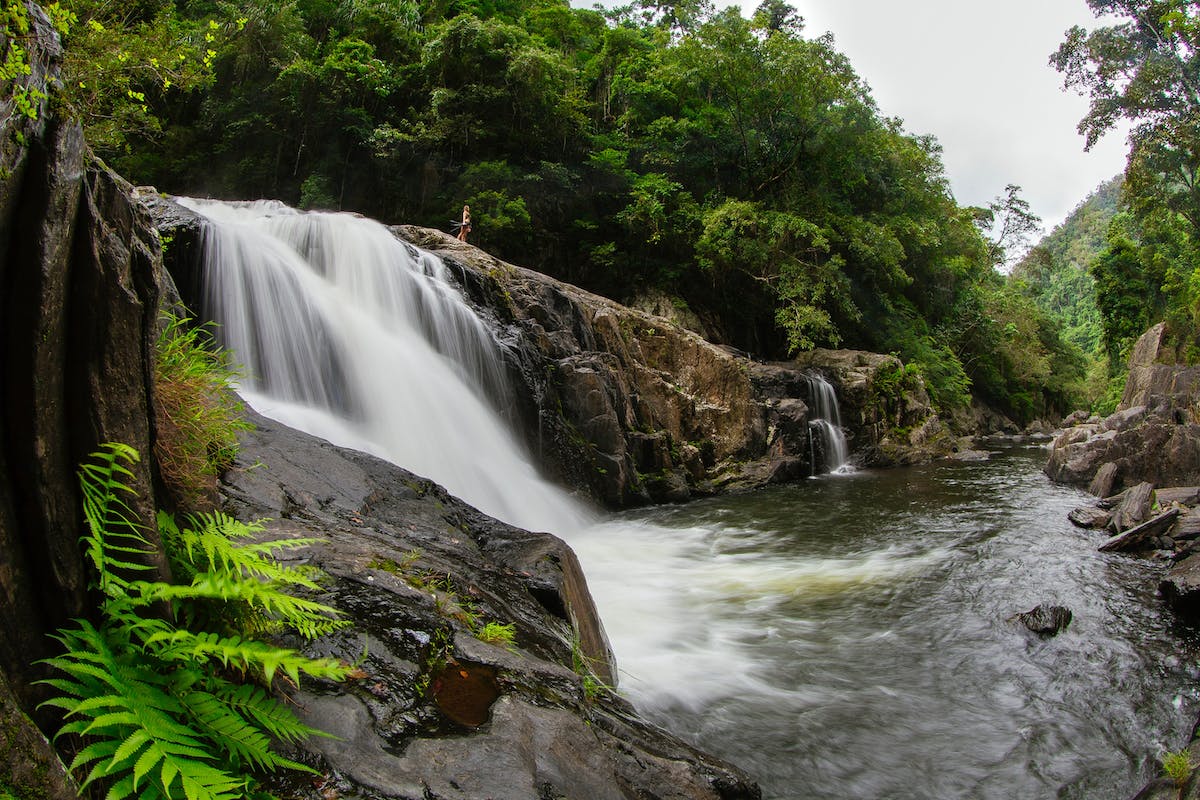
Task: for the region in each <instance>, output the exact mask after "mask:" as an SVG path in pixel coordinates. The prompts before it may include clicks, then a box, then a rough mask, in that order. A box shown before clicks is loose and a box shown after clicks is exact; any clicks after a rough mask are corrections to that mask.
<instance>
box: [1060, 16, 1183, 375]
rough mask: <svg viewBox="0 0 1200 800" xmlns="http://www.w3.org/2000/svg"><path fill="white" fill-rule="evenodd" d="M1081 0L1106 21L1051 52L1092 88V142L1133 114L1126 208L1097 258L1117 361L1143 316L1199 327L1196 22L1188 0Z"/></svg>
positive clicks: (1069, 78) (1075, 80)
mask: <svg viewBox="0 0 1200 800" xmlns="http://www.w3.org/2000/svg"><path fill="white" fill-rule="evenodd" d="M1088 5H1089V6H1090V7H1091V8H1092V11H1093V12H1094V13H1095V14H1096V15H1097V16H1098V17H1102V18H1103V19H1104V21H1105V22H1106V23H1108V24H1106V25H1104V26H1101V27H1098V28H1096V29H1095V30H1093V31H1090V32H1089V31H1085V30H1084V29H1083V28H1081V27H1078V26H1077V27H1075V28H1072V29H1071V30H1070V31H1068V32H1067V38H1066V40H1065V41H1064V42H1063V44H1062V45H1061V46H1060V47H1059V49H1058V51H1057V52H1056V53H1055V54H1054V55H1053V56H1052V58H1051V62H1052V63H1053V64H1054V65H1055V66H1056V67H1057V68H1058V69H1059V70H1060V71H1061V72H1062V73H1063V75H1064V81H1065V83H1066V85H1067V86H1068V87H1072V88H1075V89H1077V90H1078V91H1079V92H1080V93H1081V94H1085V95H1087V96H1088V97H1089V99H1090V106H1089V110H1088V113H1087V115H1086V116H1085V117H1084V118H1083V120H1081V121H1080V123H1079V130H1080V132H1081V133H1084V134H1085V135H1086V137H1087V144H1088V147H1091V146H1092V145H1093V144H1094V143H1095V142H1096V141H1097V140H1098V139H1099V137H1101V136H1102V135H1104V134H1105V133H1106V132H1108V131H1110V130H1111V129H1112V128H1113V127H1114V126H1116V125H1117V123H1118V122H1120V121H1126V122H1128V123H1131V124H1132V132H1131V134H1130V150H1129V157H1128V160H1127V162H1126V168H1125V183H1124V187H1123V196H1124V201H1125V204H1126V206H1127V209H1128V215H1127V216H1126V217H1125V219H1123V220H1122V221H1121V224H1120V228H1119V229H1118V230H1114V231H1110V235H1109V237H1108V243H1107V248H1106V250H1105V252H1104V253H1103V254H1102V255H1101V256H1100V257H1099V258H1098V259H1097V260H1096V261H1095V262H1094V263H1093V265H1092V274H1093V275H1094V276H1095V278H1096V282H1097V283H1096V293H1097V303H1098V305H1099V308H1100V315H1101V321H1102V325H1103V328H1104V344H1105V346H1106V348H1107V354H1108V356H1109V358H1110V360H1111V361H1114V362H1115V361H1116V360H1117V359H1119V358H1121V357H1122V355H1121V354H1122V351H1123V349H1124V348H1125V346H1126V345H1127V344H1128V342H1129V341H1131V337H1132V336H1136V335H1137V334H1138V333H1140V332H1141V330H1138V331H1136V332H1135V331H1134V330H1133V329H1134V328H1135V327H1137V326H1138V325H1142V330H1144V329H1145V327H1146V325H1148V324H1151V323H1154V322H1157V321H1159V320H1161V319H1164V318H1165V319H1168V320H1169V321H1170V322H1171V323H1172V327H1173V328H1174V330H1175V331H1176V333H1177V334H1178V335H1180V337H1181V338H1183V339H1184V340H1188V339H1191V338H1194V335H1195V332H1196V331H1197V330H1200V181H1198V180H1197V177H1198V170H1200V91H1198V90H1200V85H1198V83H1197V80H1196V75H1197V74H1200V24H1197V20H1196V9H1195V3H1192V2H1187V0H1133V1H1132V2H1120V3H1118V2H1114V0H1088ZM1139 302H1140V303H1142V305H1141V307H1140V308H1139V307H1138V303H1139Z"/></svg>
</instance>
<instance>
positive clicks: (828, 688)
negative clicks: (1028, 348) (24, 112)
mask: <svg viewBox="0 0 1200 800" xmlns="http://www.w3.org/2000/svg"><path fill="white" fill-rule="evenodd" d="M187 204H188V205H190V206H191V207H193V208H195V209H196V210H198V211H200V212H201V213H204V214H206V215H208V216H209V217H210V218H212V219H213V220H214V224H213V226H212V229H211V230H210V231H209V233H208V241H207V245H206V246H207V248H208V249H207V257H206V260H207V268H206V269H207V272H208V275H207V280H208V288H207V292H208V300H207V305H208V309H207V311H208V313H209V314H210V315H211V316H212V318H214V319H215V320H216V321H217V322H219V323H220V326H221V327H220V328H219V329H218V331H219V334H220V337H221V338H222V340H223V342H224V343H225V344H226V345H227V346H228V347H229V348H230V349H232V350H233V351H234V354H235V356H236V358H238V359H239V360H240V361H241V362H242V363H244V364H246V365H247V367H248V368H249V370H250V375H249V377H248V378H247V380H246V383H245V386H244V387H243V388H244V389H245V390H246V394H247V398H248V400H249V401H250V402H251V404H252V405H254V406H255V407H256V408H258V409H259V410H260V411H261V412H263V413H265V414H267V415H269V416H272V417H275V418H278V419H280V420H282V421H284V422H286V423H289V424H292V425H294V426H296V427H299V428H302V429H304V430H307V431H309V432H311V433H314V434H316V435H319V436H322V437H325V438H327V439H330V440H331V441H334V442H336V443H339V444H343V445H347V446H350V447H356V448H359V449H363V450H366V451H369V452H372V453H375V454H377V455H380V456H382V457H384V458H386V459H388V460H390V461H393V462H394V463H397V464H399V465H401V466H404V467H406V468H408V469H411V470H413V471H415V472H417V473H420V474H423V475H425V476H427V477H430V478H432V479H434V480H437V481H439V482H441V483H442V484H443V485H445V486H446V487H447V488H448V489H449V490H450V491H452V492H453V493H455V494H456V495H458V496H460V497H462V498H463V499H465V500H467V501H468V502H470V503H472V504H474V505H476V506H478V507H480V508H481V509H483V510H485V511H487V512H488V513H490V514H493V515H494V516H497V517H500V518H501V519H505V520H507V521H509V522H513V523H515V524H518V525H522V526H525V527H529V528H535V529H546V530H551V531H553V532H554V533H557V534H559V535H561V536H563V537H564V538H566V539H567V540H568V541H569V542H570V543H571V545H572V546H573V547H574V548H575V549H576V551H577V552H578V553H579V555H580V559H581V561H582V563H583V565H584V569H585V571H586V573H587V575H588V580H589V583H590V585H591V588H592V591H593V594H594V595H595V596H596V600H597V603H598V605H599V608H600V611H601V615H602V617H603V618H604V622H605V626H606V627H607V629H608V632H609V634H610V636H611V638H612V643H613V646H614V649H615V651H616V653H617V659H618V666H619V668H620V673H621V691H622V692H623V693H625V694H626V695H627V696H629V697H630V698H631V699H633V700H634V701H635V703H636V704H637V705H638V706H639V707H640V708H641V709H643V710H644V711H645V712H646V713H648V714H650V715H651V716H652V717H653V718H654V719H655V720H657V721H658V722H660V723H661V724H663V725H664V726H666V727H667V728H669V729H670V730H672V731H675V732H676V733H677V734H679V735H681V736H684V737H686V738H689V739H691V740H692V741H694V742H695V743H697V744H698V745H700V746H702V747H704V748H705V749H707V750H710V751H712V752H714V753H716V754H717V755H719V756H723V757H725V758H727V759H729V760H731V761H733V762H735V763H737V764H739V765H741V766H743V767H744V768H746V769H747V770H749V771H750V773H751V774H752V775H753V776H754V777H755V778H756V779H757V780H759V781H760V782H761V783H762V785H763V788H764V796H765V797H767V798H794V799H795V800H808V799H809V798H881V797H887V798H902V799H903V798H913V800H916V799H917V798H920V799H921V800H925V799H926V798H947V799H952V798H963V799H964V800H966V798H997V800H999V799H1000V798H1012V797H1062V798H1089V799H1090V798H1100V799H1101V800H1106V799H1111V800H1117V798H1121V799H1122V800H1123V799H1124V798H1127V797H1129V796H1131V795H1132V794H1133V793H1134V792H1135V791H1136V790H1137V788H1138V787H1139V786H1140V785H1141V784H1142V783H1143V782H1144V781H1145V780H1146V779H1147V778H1148V777H1151V776H1153V775H1154V774H1155V773H1156V772H1157V771H1158V766H1157V763H1156V762H1155V760H1154V759H1155V754H1156V752H1157V750H1158V749H1159V748H1168V749H1178V748H1179V747H1181V746H1182V745H1183V744H1184V743H1185V742H1186V739H1187V735H1188V732H1189V730H1190V725H1191V723H1192V722H1194V720H1195V711H1196V707H1197V704H1198V703H1197V696H1196V689H1195V683H1196V678H1197V677H1198V675H1197V670H1196V667H1195V664H1196V656H1197V654H1198V653H1200V649H1198V648H1197V646H1196V642H1195V641H1194V637H1192V636H1191V635H1190V634H1186V635H1184V636H1183V637H1182V638H1181V637H1180V635H1179V632H1178V631H1177V630H1176V629H1175V626H1174V624H1173V620H1172V618H1171V616H1170V614H1169V612H1167V611H1166V610H1165V609H1164V608H1163V607H1162V604H1161V602H1160V601H1159V600H1158V598H1157V597H1155V593H1154V586H1155V585H1156V573H1155V569H1156V568H1155V567H1154V566H1153V565H1151V564H1149V563H1147V562H1145V561H1142V560H1139V559H1133V558H1128V557H1125V556H1118V555H1109V554H1102V553H1099V552H1097V551H1096V541H1095V540H1094V539H1092V538H1090V536H1089V535H1087V534H1084V533H1082V532H1080V531H1078V530H1075V529H1073V528H1072V527H1071V526H1070V524H1069V523H1067V521H1066V514H1067V512H1068V511H1069V510H1070V509H1071V508H1072V507H1073V506H1074V505H1078V504H1080V503H1081V502H1083V501H1084V499H1085V498H1084V496H1083V495H1081V494H1080V493H1078V492H1076V491H1074V490H1070V489H1065V488H1063V487H1058V486H1054V485H1052V484H1050V483H1049V481H1048V480H1047V479H1046V478H1045V476H1044V475H1042V474H1041V471H1040V467H1041V464H1042V463H1043V462H1044V458H1045V454H1044V452H1042V451H1041V450H1040V449H1037V448H1034V449H1025V450H1016V451H1013V452H1009V453H1005V454H1000V455H999V456H998V457H997V458H996V459H995V460H993V461H990V462H986V463H982V464H941V465H934V466H929V467H914V468H906V469H895V470H887V471H872V470H862V471H858V472H852V473H850V474H848V475H845V476H843V477H839V478H836V479H832V478H828V477H819V478H817V479H815V480H810V481H804V482H802V483H800V484H798V485H795V486H788V487H781V488H776V489H772V490H769V491H763V492H757V493H752V494H746V495H739V496H730V497H722V498H713V499H710V500H705V501H701V502H696V503H691V504H688V505H685V506H671V507H663V508H655V509H648V510H643V511H640V512H636V513H628V514H623V515H613V516H610V517H608V518H606V519H603V520H599V521H597V520H595V519H591V518H589V515H588V514H586V513H585V512H584V511H583V510H582V509H580V508H579V507H578V506H577V505H576V504H575V503H574V502H573V501H572V500H571V499H570V498H569V497H568V496H567V495H566V494H565V493H563V492H562V491H561V490H560V489H558V488H556V487H554V486H552V485H550V484H548V483H546V482H544V481H543V480H541V479H540V478H539V477H538V475H537V472H536V470H535V469H534V468H533V467H532V466H531V465H530V463H529V459H528V458H527V455H526V453H525V452H524V451H523V449H522V448H521V447H520V446H519V445H518V443H517V441H516V439H515V437H514V436H513V435H512V434H511V433H510V432H509V429H508V425H507V423H506V422H505V420H504V419H503V418H502V416H501V414H500V413H499V411H498V408H502V407H503V398H504V397H505V393H506V392H507V391H508V389H507V388H506V384H505V382H504V370H503V369H502V362H501V361H500V355H501V349H500V347H499V345H498V344H497V343H496V341H495V339H494V338H493V337H492V335H491V334H490V333H489V332H488V330H487V328H486V326H484V325H483V324H482V323H481V322H480V321H479V320H478V319H477V318H476V317H475V315H474V314H473V313H472V312H471V309H470V308H469V307H468V306H467V305H466V304H465V303H464V302H463V301H462V299H461V298H460V297H459V295H458V293H457V292H456V291H455V290H454V287H453V285H452V284H451V282H450V281H449V280H448V278H447V275H446V274H445V268H444V267H443V266H442V264H441V262H440V261H438V260H437V259H436V258H433V257H432V256H430V255H428V254H424V253H421V252H419V251H417V250H415V249H413V248H411V247H407V246H405V245H403V244H401V243H399V242H398V241H396V240H395V239H394V238H393V237H392V236H391V234H390V233H389V232H388V231H387V230H386V229H385V228H383V227H382V226H379V225H377V224H375V223H372V222H370V221H368V220H364V219H361V218H358V217H354V216H350V215H333V214H298V213H296V212H294V211H292V210H290V209H287V208H285V207H282V206H279V205H277V204H265V203H254V204H237V205H228V204H217V203H210V202H202V201H188V203H187ZM825 385H826V386H828V384H827V383H826V384H825ZM815 386H816V388H814V391H813V395H812V397H813V407H814V409H816V408H817V407H818V406H819V405H820V402H821V401H820V399H819V398H821V397H822V396H825V397H830V395H831V394H832V391H830V395H823V390H821V389H820V388H819V387H820V383H817V384H816V385H815ZM831 399H832V398H831ZM820 413H823V414H824V416H823V418H824V419H826V420H828V421H829V422H830V427H831V428H832V429H836V430H837V432H838V433H839V434H840V421H838V419H837V417H836V416H835V415H836V406H835V405H834V406H832V407H831V408H827V409H825V410H824V411H823V412H820ZM843 446H844V440H843ZM834 449H836V448H834ZM826 452H829V451H828V450H827V451H826ZM843 460H844V457H843ZM1042 602H1049V603H1058V604H1063V605H1067V606H1069V607H1070V608H1071V609H1072V610H1073V612H1074V615H1075V618H1074V621H1073V622H1072V624H1071V626H1070V628H1069V629H1068V630H1067V631H1066V632H1064V633H1063V634H1061V635H1060V636H1058V637H1056V638H1053V639H1046V640H1042V639H1038V638H1037V637H1036V636H1034V635H1032V634H1030V633H1028V632H1026V631H1024V630H1023V629H1021V628H1020V627H1019V626H1018V625H1017V624H1016V623H1015V622H1014V621H1013V619H1012V616H1013V615H1014V614H1015V613H1017V612H1019V611H1025V610H1028V609H1030V608H1032V607H1033V606H1034V605H1036V604H1038V603H1042ZM1185 633H1186V632H1185Z"/></svg>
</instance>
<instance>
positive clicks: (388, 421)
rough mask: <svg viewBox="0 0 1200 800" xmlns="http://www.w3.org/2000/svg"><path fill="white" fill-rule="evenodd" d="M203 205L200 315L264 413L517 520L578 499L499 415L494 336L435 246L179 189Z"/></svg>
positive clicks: (576, 509)
mask: <svg viewBox="0 0 1200 800" xmlns="http://www.w3.org/2000/svg"><path fill="white" fill-rule="evenodd" d="M180 203H181V204H183V205H185V206H187V207H189V208H191V209H193V210H194V211H196V212H198V213H200V214H203V215H204V216H206V217H207V218H208V219H209V220H210V221H211V223H212V224H210V225H208V226H206V231H205V242H204V259H205V265H204V299H203V302H204V315H205V317H206V318H208V319H211V320H213V321H214V322H215V323H216V324H217V328H216V332H215V333H216V337H217V339H218V340H219V342H220V343H221V345H223V346H224V347H225V348H227V349H228V350H230V351H231V352H232V354H233V357H234V360H235V361H236V362H238V363H240V364H241V365H242V366H243V368H244V369H245V372H246V375H245V377H244V378H243V379H242V382H241V385H240V386H239V391H240V392H241V394H242V395H243V397H245V399H246V401H247V402H248V403H249V404H250V405H251V406H252V407H253V408H255V409H256V410H258V411H259V412H260V413H262V414H264V415H266V416H268V417H272V418H274V419H278V420H279V421H281V422H284V423H286V424H288V425H291V426H292V427H296V428H299V429H301V430H304V431H307V432H309V433H312V434H314V435H316V436H320V437H322V438H324V439H328V440H329V441H331V442H334V443H335V444H339V445H343V446H346V447H352V448H354V449H357V450H363V451H366V452H369V453H372V454H374V455H377V456H379V457H381V458H384V459H387V460H388V461H391V462H393V463H395V464H399V465H401V466H403V467H405V468H406V469H409V470H412V471H413V472H415V473H417V474H419V475H421V476H423V477H427V478H430V479H431V480H434V481H437V482H438V483H440V484H442V485H443V486H444V487H446V489H447V490H449V491H450V492H451V493H452V494H454V495H455V496H457V497H460V498H462V499H463V500H466V501H467V502H468V503H471V504H472V505H474V506H475V507H477V508H479V509H480V510H482V511H484V512H486V513H488V514H490V515H491V516H494V517H497V518H498V519H502V520H505V521H506V522H510V523H512V524H514V525H519V526H521V527H523V528H529V529H532V530H551V531H556V532H558V531H562V530H564V529H573V528H578V527H580V526H581V525H582V524H583V522H584V520H585V519H586V518H587V516H588V515H587V513H586V512H585V511H584V510H583V509H582V508H581V507H580V506H579V505H577V504H576V503H575V502H574V501H573V500H572V499H571V498H570V497H569V496H568V495H567V494H566V493H565V492H563V491H562V490H561V489H559V488H557V487H555V486H553V485H551V484H549V483H547V482H546V481H544V480H543V479H542V478H541V477H540V476H539V475H538V474H537V471H536V469H534V467H533V465H532V463H531V460H530V458H529V457H528V455H527V454H526V453H525V451H524V449H523V447H522V446H521V444H520V443H519V442H518V441H517V439H516V437H515V436H514V435H513V434H512V432H511V430H510V425H508V424H506V422H505V421H504V420H503V419H502V418H501V415H500V413H499V410H498V409H501V408H504V407H505V405H507V399H508V396H509V392H510V388H509V385H508V382H507V380H506V378H505V372H504V369H503V363H502V358H501V355H502V353H501V348H500V346H499V344H498V343H497V342H496V340H495V338H494V337H493V335H492V333H491V332H490V331H489V330H488V328H487V326H486V325H485V324H484V323H483V321H482V320H480V319H479V317H478V316H477V315H476V314H475V313H474V311H473V310H472V309H471V308H470V306H468V305H467V303H466V302H465V301H464V300H463V298H462V296H461V295H460V294H459V292H458V291H457V289H456V288H455V287H454V286H453V284H452V283H451V282H450V280H449V274H448V272H447V269H446V266H445V265H444V264H443V262H442V261H441V260H440V259H438V258H436V257H434V256H432V255H431V254H429V253H423V252H421V251H418V250H417V249H416V248H413V247H411V246H407V245H405V244H404V243H402V242H401V241H399V240H398V239H396V237H395V236H393V235H392V234H391V232H389V231H388V230H387V228H385V227H384V226H382V225H380V224H379V223H377V222H373V221H371V220H368V219H365V218H363V217H359V216H356V215H351V214H326V213H300V212H297V211H295V210H293V209H290V208H288V207H286V206H284V205H282V204H280V203H275V202H264V201H258V202H252V203H221V202H214V201H205V200H194V199H182V198H181V199H180Z"/></svg>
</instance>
